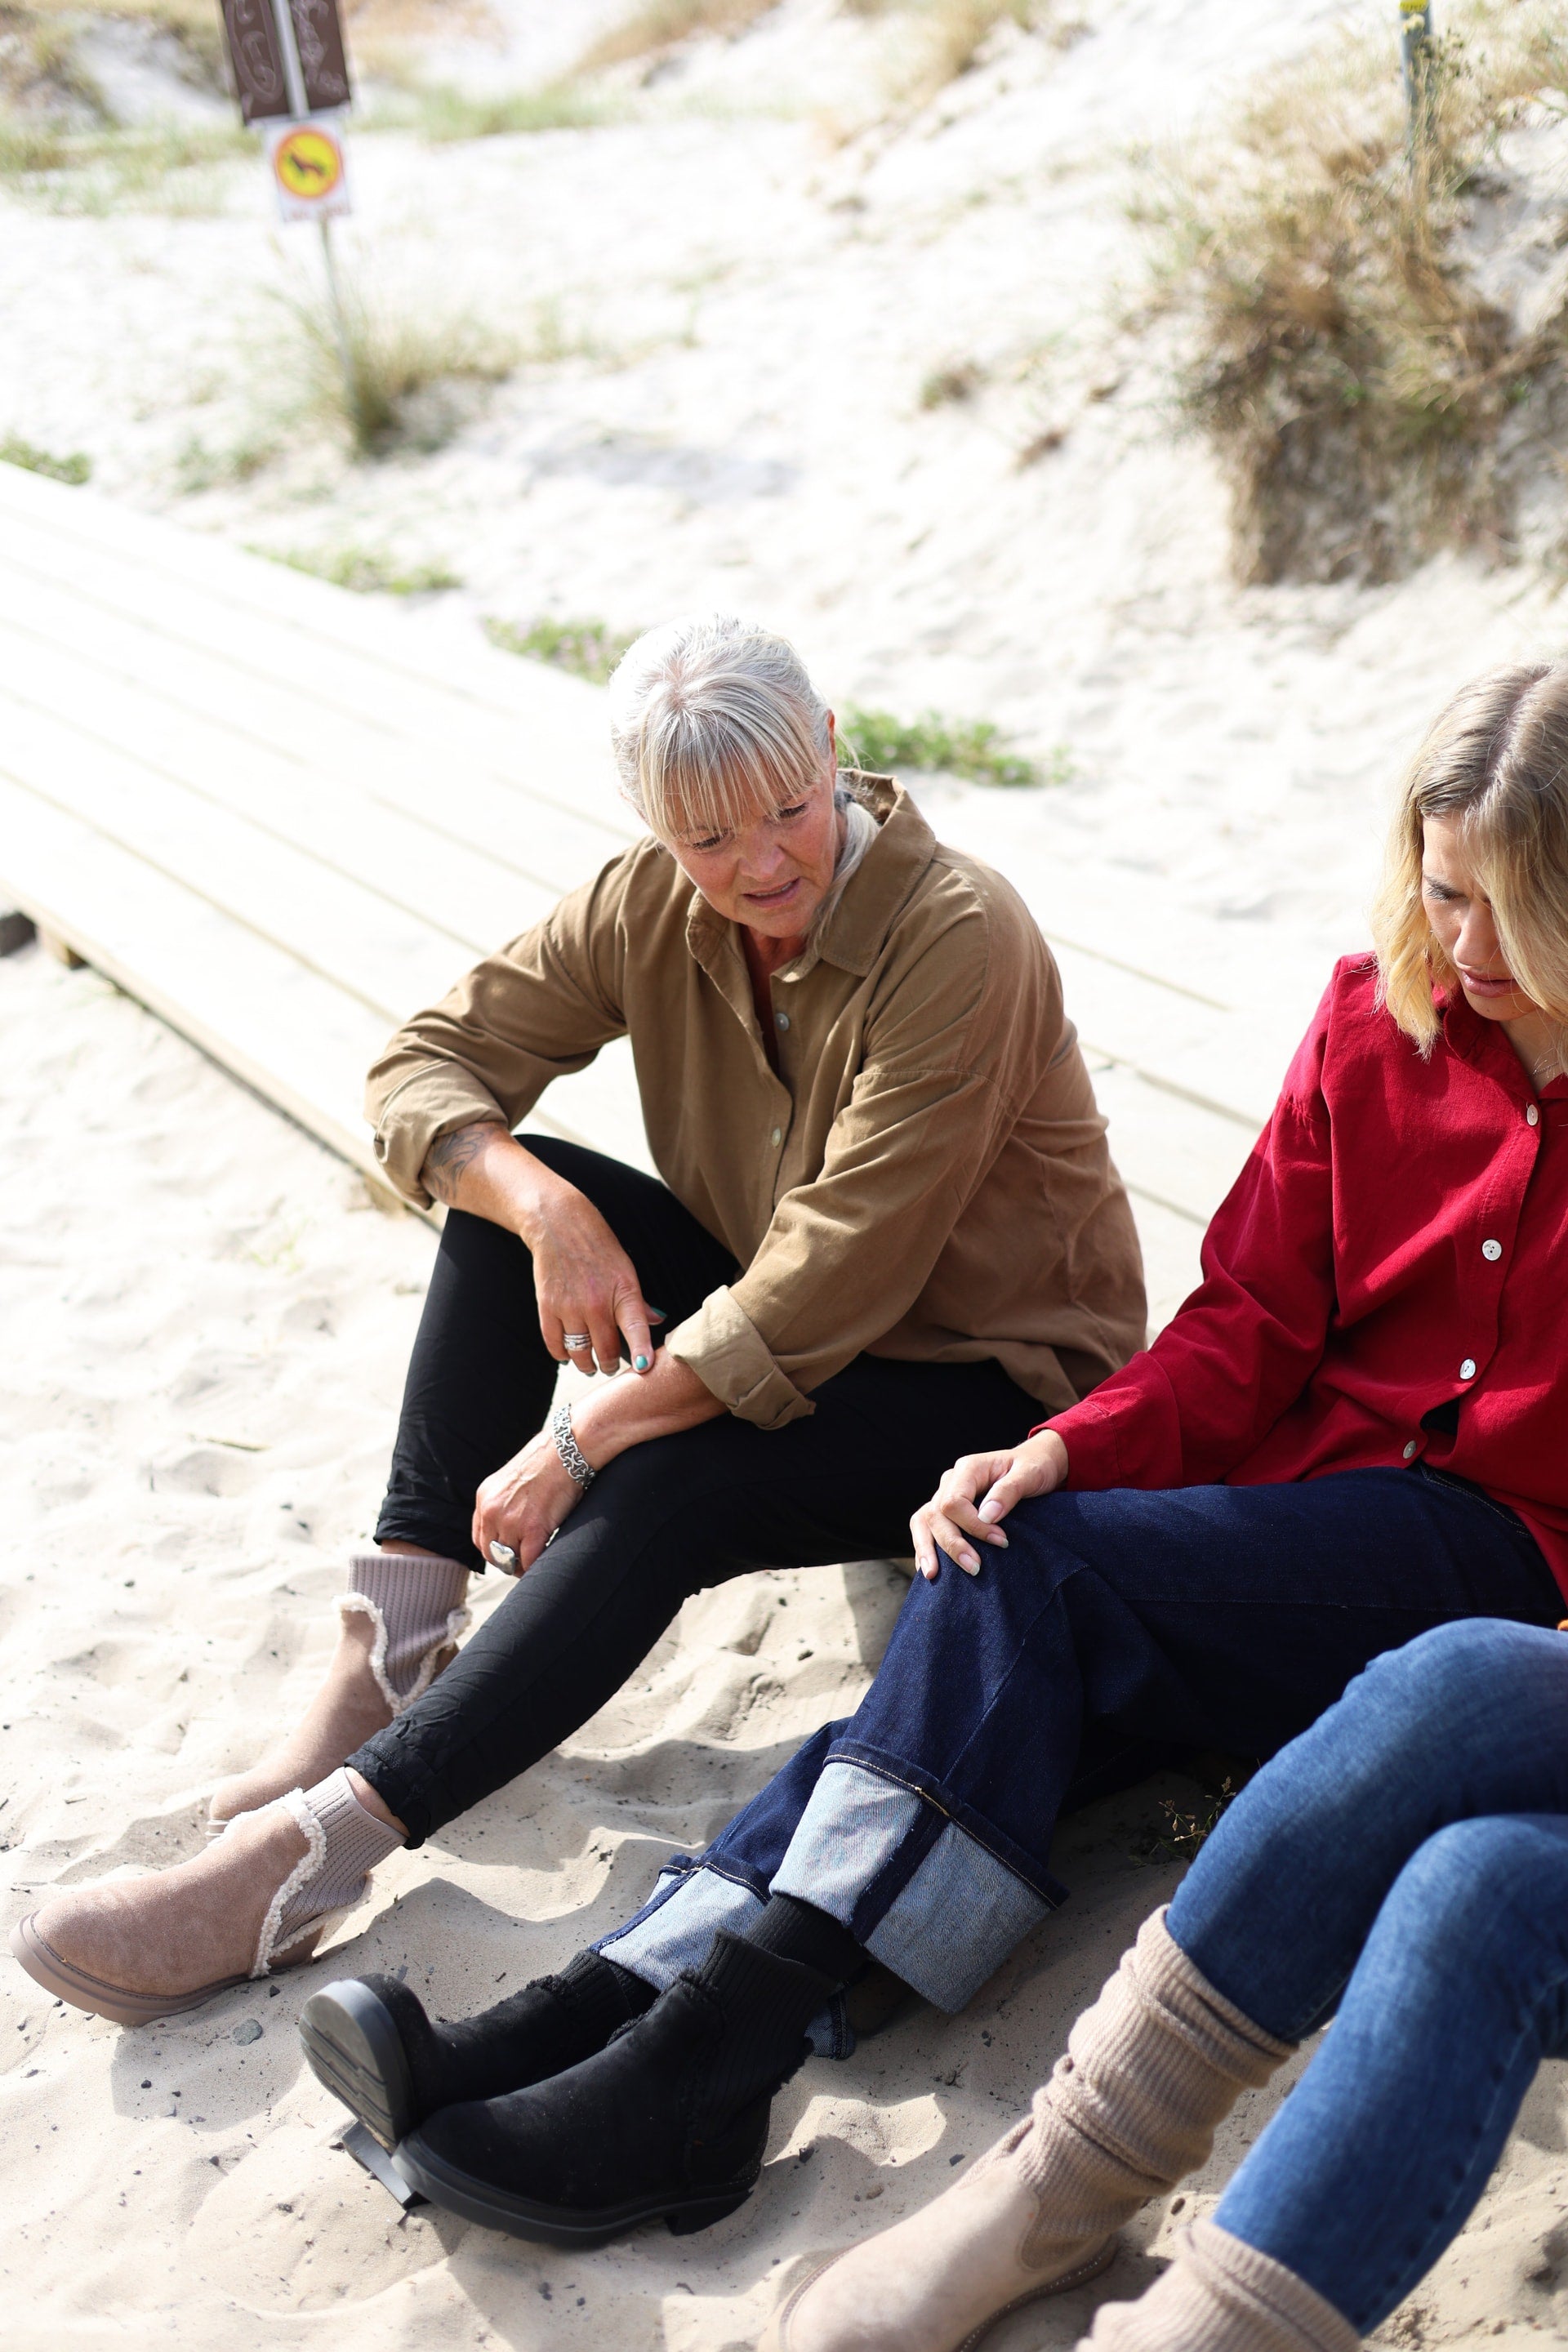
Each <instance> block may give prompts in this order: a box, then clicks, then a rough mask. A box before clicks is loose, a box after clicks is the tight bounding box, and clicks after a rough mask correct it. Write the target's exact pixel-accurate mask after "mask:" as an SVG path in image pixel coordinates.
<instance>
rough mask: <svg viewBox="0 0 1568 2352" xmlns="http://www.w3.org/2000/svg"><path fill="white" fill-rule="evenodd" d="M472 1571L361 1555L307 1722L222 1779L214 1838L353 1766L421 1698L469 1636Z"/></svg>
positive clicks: (434, 1559) (407, 1555)
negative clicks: (246, 1815)
mask: <svg viewBox="0 0 1568 2352" xmlns="http://www.w3.org/2000/svg"><path fill="white" fill-rule="evenodd" d="M467 1591H468V1570H467V1569H466V1568H464V1567H463V1565H462V1564H461V1562H460V1561H458V1560H455V1559H443V1558H441V1557H439V1556H438V1555H437V1554H436V1553H434V1552H419V1553H415V1552H384V1551H362V1552H355V1553H354V1554H353V1557H352V1558H351V1559H350V1562H349V1590H348V1591H346V1592H344V1593H341V1594H340V1595H339V1597H338V1604H337V1605H338V1617H339V1620H340V1622H341V1625H342V1635H341V1638H340V1640H339V1643H338V1649H337V1655H336V1656H335V1657H334V1658H333V1660H332V1663H331V1666H330V1667H329V1669H328V1672H327V1678H326V1680H325V1682H324V1683H323V1684H322V1685H321V1689H320V1690H319V1691H318V1692H317V1694H316V1696H315V1698H314V1699H313V1700H312V1701H311V1703H310V1706H309V1707H308V1708H307V1710H306V1712H305V1715H304V1717H303V1719H302V1720H301V1721H300V1723H299V1724H298V1725H297V1727H295V1729H294V1730H293V1731H291V1732H290V1733H289V1736H288V1737H287V1738H285V1739H282V1740H280V1741H279V1744H278V1746H277V1747H276V1748H269V1749H268V1752H267V1754H266V1755H265V1756H264V1757H263V1758H262V1759H261V1761H260V1762H259V1763H258V1764H255V1765H253V1766H252V1767H251V1769H250V1770H249V1771H247V1772H237V1773H235V1774H234V1775H233V1777H232V1778H231V1779H229V1780H220V1781H219V1782H218V1784H217V1787H216V1789H215V1790H213V1794H212V1801H211V1803H210V1804H209V1805H208V1808H207V1823H208V1832H209V1834H210V1835H212V1836H215V1837H216V1835H217V1834H218V1832H220V1831H221V1830H223V1829H225V1828H226V1826H227V1824H228V1823H229V1822H231V1821H237V1819H238V1818H239V1816H240V1814H241V1813H250V1812H255V1811H257V1810H258V1807H260V1806H262V1805H267V1804H270V1803H271V1802H272V1801H273V1800H274V1799H275V1798H278V1797H281V1796H283V1795H284V1794H286V1792H287V1791H288V1790H290V1789H300V1788H305V1789H308V1788H310V1785H311V1783H312V1782H313V1781H316V1780H321V1779H322V1778H323V1776H324V1775H325V1774H327V1773H328V1772H331V1770H332V1769H334V1767H335V1766H337V1765H339V1764H343V1763H346V1762H347V1760H348V1759H349V1758H350V1757H351V1756H352V1755H353V1753H354V1750H355V1749H356V1748H362V1747H363V1745H364V1742H365V1741H366V1740H367V1739H369V1738H371V1737H372V1736H373V1735H374V1733H375V1732H377V1731H382V1730H384V1728H385V1727H386V1726H387V1725H388V1724H389V1723H393V1722H395V1720H396V1718H397V1717H399V1716H400V1715H402V1714H404V1713H405V1711H406V1710H407V1709H408V1708H409V1707H411V1706H413V1705H414V1703H415V1701H416V1699H420V1698H423V1697H424V1696H425V1693H426V1691H427V1690H428V1689H429V1687H430V1685H431V1684H432V1683H433V1682H434V1681H435V1679H436V1676H437V1675H438V1674H439V1673H440V1672H441V1671H442V1669H443V1668H444V1667H445V1666H447V1664H449V1663H450V1661H451V1660H452V1658H453V1657H454V1656H455V1655H456V1654H457V1644H458V1640H459V1638H460V1637H461V1635H462V1634H463V1633H464V1632H465V1631H466V1630H467V1627H468V1610H467V1609H466V1608H465V1607H464V1605H463V1602H464V1596H465V1595H466V1593H467Z"/></svg>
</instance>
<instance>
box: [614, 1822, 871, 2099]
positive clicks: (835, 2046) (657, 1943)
mask: <svg viewBox="0 0 1568 2352" xmlns="http://www.w3.org/2000/svg"><path fill="white" fill-rule="evenodd" d="M766 1900H767V1892H766V1889H765V1888H763V1889H762V1890H759V1889H758V1888H757V1887H756V1886H754V1885H752V1883H751V1874H750V1873H747V1874H745V1875H743V1876H742V1875H741V1874H736V1875H734V1876H731V1874H730V1873H729V1872H728V1871H726V1870H724V1869H721V1868H719V1867H716V1866H715V1865H714V1864H711V1863H707V1862H694V1861H693V1860H692V1859H691V1857H690V1856H689V1854H684V1853H678V1854H677V1855H676V1856H675V1857H674V1859H673V1861H671V1862H669V1863H668V1864H666V1865H665V1867H664V1869H663V1870H662V1871H661V1872H660V1873H659V1878H658V1885H657V1886H656V1887H655V1888H654V1890H653V1893H652V1895H650V1896H649V1897H648V1899H647V1902H646V1903H645V1904H644V1905H643V1907H642V1909H641V1910H640V1911H639V1912H638V1913H637V1916H636V1917H635V1918H633V1919H628V1920H627V1922H626V1926H625V1927H616V1929H615V1930H614V1931H613V1933H611V1934H610V1935H608V1936H605V1937H601V1938H600V1940H599V1942H598V1943H596V1944H595V1946H594V1949H595V1951H596V1952H603V1953H604V1954H605V1958H607V1959H612V1960H614V1961H615V1962H616V1965H617V1966H618V1967H620V1968H623V1969H630V1970H631V1972H632V1974H633V1975H634V1976H637V1977H641V1979H643V1982H644V1983H645V1984H650V1985H652V1986H654V1987H655V1988H656V1990H658V1991H659V1992H664V1991H666V1990H668V1987H669V1986H670V1985H672V1984H673V1983H674V1982H675V1979H676V1978H677V1977H678V1976H679V1975H680V1974H681V1972H682V1970H683V1969H700V1967H701V1966H702V1963H703V1961H704V1960H705V1959H706V1958H708V1955H709V1952H710V1950H711V1949H712V1945H713V1938H714V1937H715V1936H716V1935H717V1934H718V1932H719V1930H720V1928H721V1927H727V1928H728V1929H729V1931H730V1933H731V1935H732V1936H743V1935H744V1934H745V1932H746V1930H747V1928H748V1927H752V1926H753V1925H754V1924H755V1922H756V1921H757V1920H758V1919H759V1918H760V1917H761V1916H762V1910H763V1904H764V1903H765V1902H766ZM806 2039H807V2041H808V2042H810V2044H811V2048H812V2052H813V2054H814V2055H815V2056H816V2057H818V2058H847V2057H848V2056H849V2054H850V2053H851V2052H852V2051H853V2049H854V2047H855V2034H854V2030H853V2028H852V2027H851V2025H850V2023H849V2021H848V2018H847V2015H846V2014H845V2003H844V1995H843V1994H842V1993H836V1994H835V1995H834V1997H833V1999H832V2000H831V2001H829V2003H828V2004H827V2006H826V2009H824V2010H822V2011H819V2012H818V2014H817V2015H816V2017H814V2018H813V2019H812V2021H811V2023H810V2025H809V2026H808V2027H807V2029H806Z"/></svg>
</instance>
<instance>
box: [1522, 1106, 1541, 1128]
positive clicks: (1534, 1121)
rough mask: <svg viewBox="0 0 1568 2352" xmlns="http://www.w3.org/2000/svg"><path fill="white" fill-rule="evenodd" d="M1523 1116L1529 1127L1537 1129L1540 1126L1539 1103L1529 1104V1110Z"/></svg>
mask: <svg viewBox="0 0 1568 2352" xmlns="http://www.w3.org/2000/svg"><path fill="white" fill-rule="evenodd" d="M1524 1115H1525V1118H1527V1119H1528V1120H1529V1121H1530V1124H1531V1127H1539V1126H1540V1125H1541V1106H1540V1104H1539V1103H1531V1106H1530V1108H1529V1109H1528V1110H1527V1111H1526V1112H1525V1114H1524Z"/></svg>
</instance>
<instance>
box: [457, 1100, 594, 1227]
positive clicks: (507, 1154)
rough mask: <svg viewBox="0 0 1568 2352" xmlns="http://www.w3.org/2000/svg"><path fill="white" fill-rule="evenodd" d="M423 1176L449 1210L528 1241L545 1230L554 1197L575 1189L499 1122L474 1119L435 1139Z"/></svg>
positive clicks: (497, 1120)
mask: <svg viewBox="0 0 1568 2352" xmlns="http://www.w3.org/2000/svg"><path fill="white" fill-rule="evenodd" d="M420 1173H421V1175H422V1177H423V1178H424V1181H425V1186H426V1191H427V1192H433V1193H434V1194H435V1196H436V1198H437V1200H438V1201H443V1202H446V1204H447V1207H448V1208H449V1209H464V1210H467V1211H468V1213H469V1214H470V1215H471V1216H476V1217H488V1218H489V1221H490V1223H491V1224H495V1225H505V1226H506V1228H507V1229H508V1231H509V1232H510V1233H514V1234H521V1236H522V1239H523V1240H524V1241H525V1242H526V1241H530V1240H531V1237H532V1236H533V1235H534V1234H537V1233H538V1232H539V1231H540V1230H541V1229H542V1225H543V1223H544V1222H545V1218H546V1216H547V1213H548V1210H549V1206H550V1202H551V1200H552V1196H553V1195H556V1194H559V1193H562V1192H569V1191H571V1190H572V1187H571V1186H569V1185H567V1184H566V1183H565V1181H564V1180H563V1178H561V1177H559V1176H557V1175H555V1174H554V1173H553V1171H552V1170H550V1169H548V1168H546V1166H545V1165H544V1162H543V1161H542V1160H536V1159H535V1158H534V1156H533V1154H532V1152H531V1151H527V1150H524V1149H523V1147H522V1145H521V1143H519V1142H518V1140H517V1139H516V1137H515V1136H512V1135H510V1134H509V1133H508V1132H507V1129H505V1127H503V1126H502V1124H501V1122H500V1120H499V1119H476V1120H475V1121H474V1122H473V1123H472V1124H471V1125H470V1126H468V1127H458V1128H454V1129H453V1130H452V1132H451V1133H450V1134H449V1135H439V1136H437V1139H436V1140H435V1142H434V1143H433V1144H432V1145H431V1146H430V1149H429V1150H428V1151H427V1152H426V1155H425V1165H424V1167H423V1169H422V1170H421V1171H420Z"/></svg>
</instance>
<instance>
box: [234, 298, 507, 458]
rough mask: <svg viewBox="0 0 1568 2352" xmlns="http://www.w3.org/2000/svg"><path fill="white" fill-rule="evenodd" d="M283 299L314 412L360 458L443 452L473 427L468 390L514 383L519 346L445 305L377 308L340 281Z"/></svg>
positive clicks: (403, 302)
mask: <svg viewBox="0 0 1568 2352" xmlns="http://www.w3.org/2000/svg"><path fill="white" fill-rule="evenodd" d="M340 287H341V292H342V308H341V310H340V309H338V308H337V307H335V306H334V304H333V303H332V301H331V299H329V296H328V294H327V292H326V290H325V289H324V288H321V287H320V286H317V287H312V288H311V289H310V290H309V291H306V292H295V293H291V294H286V295H284V296H282V297H280V298H279V299H281V300H282V302H283V304H284V307H285V309H286V310H287V311H288V312H289V317H290V319H291V320H292V322H293V326H294V329H295V332H296V335H297V338H298V341H299V345H300V353H301V358H302V361H303V373H304V390H305V404H306V405H307V406H308V407H310V408H313V409H314V410H315V412H316V413H317V415H321V416H323V417H325V418H326V419H327V420H328V421H329V422H331V423H332V424H335V425H338V426H339V427H340V428H341V429H342V431H343V432H345V433H346V435H347V437H348V440H349V443H350V446H352V447H353V451H354V453H355V455H356V456H358V457H382V456H384V455H386V454H387V453H388V452H389V451H391V450H393V449H395V448H397V447H400V446H408V447H413V448H417V449H424V450H431V449H438V448H440V447H442V446H444V444H445V443H446V442H447V441H448V440H449V439H450V438H451V436H452V435H453V433H454V432H455V431H456V430H457V429H458V425H460V424H461V423H462V422H463V420H464V408H463V404H462V403H461V401H460V399H459V398H458V397H457V394H458V389H459V388H460V387H461V386H462V385H464V384H465V383H467V384H469V385H473V384H483V383H499V382H500V379H501V378H502V377H503V376H506V375H510V373H511V371H512V369H513V367H514V366H515V365H516V364H517V362H518V359H519V357H520V356H521V354H520V352H519V349H518V346H517V345H516V343H515V342H514V341H511V340H510V339H509V338H508V337H507V336H505V335H503V334H501V333H500V332H499V331H496V330H495V329H494V328H492V327H491V326H489V324H488V323H487V322H485V321H484V320H479V319H478V318H476V317H473V316H471V315H469V314H468V313H466V312H459V311H454V310H442V309H441V308H440V307H439V305H437V304H435V303H419V302H414V301H410V300H408V299H407V298H406V297H401V298H399V299H397V300H396V301H391V300H388V299H384V298H383V299H373V298H372V297H371V296H370V295H369V294H367V292H366V291H365V289H364V288H363V285H358V284H355V283H354V282H353V280H352V279H347V278H342V277H341V276H340Z"/></svg>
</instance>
